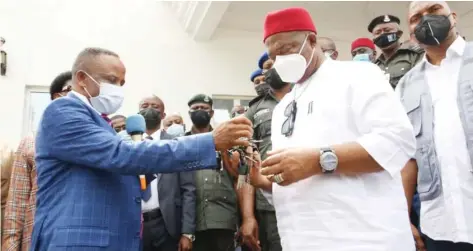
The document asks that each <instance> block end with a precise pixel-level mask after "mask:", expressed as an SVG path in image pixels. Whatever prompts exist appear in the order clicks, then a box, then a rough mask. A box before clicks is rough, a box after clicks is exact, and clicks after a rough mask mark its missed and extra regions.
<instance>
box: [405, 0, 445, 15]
mask: <svg viewBox="0 0 473 251" xmlns="http://www.w3.org/2000/svg"><path fill="white" fill-rule="evenodd" d="M436 4H439V5H442V6H443V7H444V8H445V9H446V10H448V11H449V12H450V6H448V3H447V2H445V1H412V2H411V3H410V4H409V16H411V15H413V14H415V13H416V12H418V11H420V10H423V9H426V8H429V7H430V6H434V5H436Z"/></svg>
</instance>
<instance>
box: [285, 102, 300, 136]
mask: <svg viewBox="0 0 473 251" xmlns="http://www.w3.org/2000/svg"><path fill="white" fill-rule="evenodd" d="M296 114H297V103H296V101H295V100H293V101H292V102H291V103H289V105H287V107H286V110H284V116H285V117H286V120H285V121H284V123H282V127H281V133H282V134H283V135H284V136H286V137H290V136H291V135H292V133H293V132H294V122H295V121H296Z"/></svg>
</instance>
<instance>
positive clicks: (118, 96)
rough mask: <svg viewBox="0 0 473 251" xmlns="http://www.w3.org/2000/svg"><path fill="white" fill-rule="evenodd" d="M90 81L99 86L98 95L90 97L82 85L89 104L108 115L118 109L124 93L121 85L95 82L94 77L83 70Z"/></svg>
mask: <svg viewBox="0 0 473 251" xmlns="http://www.w3.org/2000/svg"><path fill="white" fill-rule="evenodd" d="M84 73H85V74H86V75H87V76H88V77H89V78H90V79H92V81H94V82H95V84H97V86H99V88H100V92H99V95H98V96H97V97H92V96H91V95H90V93H89V91H87V88H85V87H84V90H85V92H87V94H88V95H89V98H90V104H91V105H92V107H93V108H95V110H97V111H98V112H100V113H103V114H105V115H110V114H112V113H115V112H116V111H118V109H120V107H121V106H122V104H123V99H124V97H125V93H124V91H123V88H122V87H121V86H117V85H113V84H110V83H106V82H101V83H99V82H97V81H96V80H95V79H94V78H92V77H91V76H90V75H89V74H88V73H87V72H84Z"/></svg>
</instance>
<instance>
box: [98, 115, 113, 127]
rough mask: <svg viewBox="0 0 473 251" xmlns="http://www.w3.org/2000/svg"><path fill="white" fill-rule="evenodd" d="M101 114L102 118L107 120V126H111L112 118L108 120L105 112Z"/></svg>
mask: <svg viewBox="0 0 473 251" xmlns="http://www.w3.org/2000/svg"><path fill="white" fill-rule="evenodd" d="M101 116H102V118H103V119H105V121H107V124H108V125H109V126H112V120H110V119H109V118H108V116H107V115H106V114H101Z"/></svg>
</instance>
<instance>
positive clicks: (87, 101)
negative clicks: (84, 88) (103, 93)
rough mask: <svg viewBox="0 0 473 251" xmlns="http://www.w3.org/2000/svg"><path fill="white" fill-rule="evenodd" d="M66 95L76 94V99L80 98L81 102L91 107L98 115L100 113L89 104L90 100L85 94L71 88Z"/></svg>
mask: <svg viewBox="0 0 473 251" xmlns="http://www.w3.org/2000/svg"><path fill="white" fill-rule="evenodd" d="M68 95H74V96H76V97H77V98H78V99H80V100H81V101H82V102H84V103H85V104H86V105H88V106H89V107H90V108H92V110H94V111H96V112H97V113H98V114H99V115H102V114H101V113H100V112H98V111H97V110H95V108H94V107H93V106H92V105H91V104H90V101H89V100H88V99H87V97H86V96H84V95H82V94H80V93H78V92H76V91H74V90H72V91H70V92H69V94H68Z"/></svg>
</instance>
